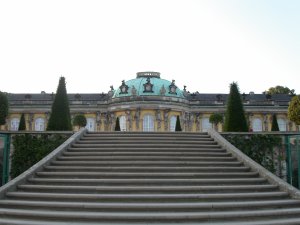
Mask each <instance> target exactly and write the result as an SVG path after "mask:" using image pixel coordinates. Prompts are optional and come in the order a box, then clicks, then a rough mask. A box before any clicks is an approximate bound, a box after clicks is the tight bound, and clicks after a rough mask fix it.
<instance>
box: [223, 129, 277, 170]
mask: <svg viewBox="0 0 300 225" xmlns="http://www.w3.org/2000/svg"><path fill="white" fill-rule="evenodd" d="M224 137H225V138H226V139H227V140H228V141H229V142H230V143H231V144H233V145H234V146H235V147H237V148H238V149H240V150H241V151H242V152H243V153H245V154H246V155H247V156H249V157H250V158H251V159H253V160H254V161H256V162H257V163H259V164H260V165H262V166H263V167H265V168H266V169H268V170H269V171H271V172H274V171H275V167H274V153H273V149H274V148H275V147H280V146H281V138H280V137H278V136H275V135H261V134H253V135H235V134H230V135H224ZM278 160H280V161H281V160H282V159H279V158H278Z"/></svg>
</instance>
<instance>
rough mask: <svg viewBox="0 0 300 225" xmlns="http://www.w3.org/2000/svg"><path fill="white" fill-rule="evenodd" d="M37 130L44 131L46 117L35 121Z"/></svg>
mask: <svg viewBox="0 0 300 225" xmlns="http://www.w3.org/2000/svg"><path fill="white" fill-rule="evenodd" d="M34 130H35V131H44V130H45V119H43V118H37V119H36V120H35V123H34Z"/></svg>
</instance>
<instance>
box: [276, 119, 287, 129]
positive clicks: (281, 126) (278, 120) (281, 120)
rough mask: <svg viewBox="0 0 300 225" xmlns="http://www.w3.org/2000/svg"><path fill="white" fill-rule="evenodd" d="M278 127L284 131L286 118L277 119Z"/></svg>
mask: <svg viewBox="0 0 300 225" xmlns="http://www.w3.org/2000/svg"><path fill="white" fill-rule="evenodd" d="M277 123H278V127H279V130H280V131H286V120H285V119H281V118H279V119H277Z"/></svg>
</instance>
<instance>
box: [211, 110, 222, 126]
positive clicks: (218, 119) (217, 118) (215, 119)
mask: <svg viewBox="0 0 300 225" xmlns="http://www.w3.org/2000/svg"><path fill="white" fill-rule="evenodd" d="M209 122H210V123H212V124H214V126H215V129H216V128H217V126H218V124H219V123H223V116H222V114H220V113H213V114H211V115H210V117H209Z"/></svg>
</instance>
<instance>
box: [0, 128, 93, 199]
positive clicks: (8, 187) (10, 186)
mask: <svg viewBox="0 0 300 225" xmlns="http://www.w3.org/2000/svg"><path fill="white" fill-rule="evenodd" d="M86 132H87V129H86V128H81V129H80V130H79V131H78V132H76V133H74V134H73V135H72V136H71V137H69V138H68V139H67V140H66V141H65V142H64V143H62V144H61V145H60V146H58V147H57V148H56V149H54V150H53V151H52V152H51V153H49V154H48V155H47V156H45V157H44V158H43V159H42V160H40V161H39V162H37V163H36V164H34V165H33V166H32V167H30V168H29V169H28V170H26V171H24V172H23V173H21V174H20V175H19V176H17V177H16V178H14V179H12V180H11V181H9V182H8V183H6V184H5V185H3V186H2V187H0V199H2V198H4V197H5V195H6V192H8V191H12V190H16V189H17V186H18V185H19V184H21V183H24V182H25V181H26V180H27V179H28V178H30V177H33V176H34V175H35V173H36V172H39V171H41V170H42V169H43V167H44V166H45V165H48V164H49V163H50V162H51V161H52V160H53V159H54V158H56V157H57V156H59V155H60V154H62V153H63V151H64V150H66V149H67V148H68V147H69V146H70V145H71V144H72V143H74V142H76V141H77V140H79V139H80V138H81V137H82V136H83V135H84V134H85V133H86Z"/></svg>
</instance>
